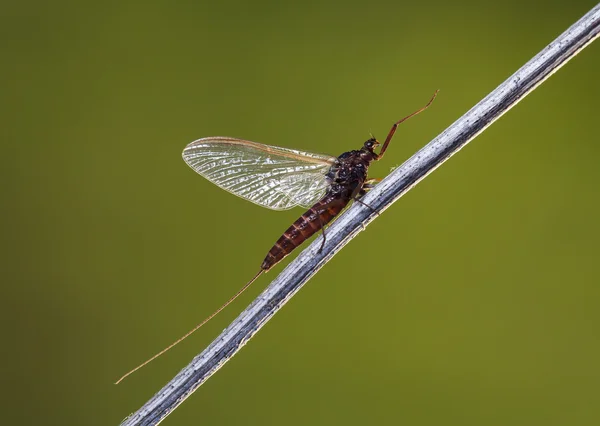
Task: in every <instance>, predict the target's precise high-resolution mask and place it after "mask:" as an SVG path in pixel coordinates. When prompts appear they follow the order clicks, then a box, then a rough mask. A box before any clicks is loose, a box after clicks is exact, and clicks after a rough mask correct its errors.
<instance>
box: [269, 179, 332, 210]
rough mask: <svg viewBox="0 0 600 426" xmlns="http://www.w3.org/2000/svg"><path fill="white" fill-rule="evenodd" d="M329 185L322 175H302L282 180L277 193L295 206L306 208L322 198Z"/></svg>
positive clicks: (328, 181)
mask: <svg viewBox="0 0 600 426" xmlns="http://www.w3.org/2000/svg"><path fill="white" fill-rule="evenodd" d="M330 185H331V182H330V180H329V179H328V178H327V177H326V176H325V175H324V174H323V173H302V174H295V175H289V176H286V177H284V178H282V179H281V182H280V185H279V191H281V192H283V193H284V194H285V195H286V196H287V197H288V198H290V199H291V200H293V201H294V202H295V203H296V205H299V206H302V207H307V208H308V207H310V206H312V205H313V204H315V203H316V202H317V201H319V200H320V199H321V198H323V196H324V195H325V191H327V188H328V187H329V186H330Z"/></svg>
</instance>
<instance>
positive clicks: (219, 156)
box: [116, 91, 438, 383]
mask: <svg viewBox="0 0 600 426" xmlns="http://www.w3.org/2000/svg"><path fill="white" fill-rule="evenodd" d="M437 93H438V92H437V91H436V92H435V93H434V94H433V97H432V98H431V99H430V100H429V102H428V103H427V105H425V106H424V107H423V108H421V109H419V110H417V111H415V112H413V113H412V114H410V115H408V116H406V117H404V118H402V119H401V120H399V121H397V122H395V123H394V125H393V126H392V128H391V130H390V131H389V133H388V135H387V137H386V139H385V142H384V143H383V146H382V147H381V149H380V150H379V153H376V152H375V148H377V147H378V146H379V145H380V143H379V141H377V139H375V138H374V137H371V138H370V139H368V140H367V141H366V142H365V143H364V144H363V146H362V147H361V148H360V149H358V150H354V151H348V152H344V153H343V154H341V155H340V156H339V157H332V156H329V155H322V154H315V153H311V152H304V151H298V150H294V149H289V148H280V147H276V146H270V145H263V144H260V143H256V142H250V141H247V140H243V139H235V138H229V137H221V136H218V137H210V138H203V139H198V140H197V141H194V142H192V143H190V144H189V145H187V146H186V147H185V149H184V150H183V159H184V161H185V162H186V163H187V164H188V165H189V166H190V167H191V168H192V169H193V170H194V171H196V172H197V173H198V174H200V175H202V176H204V177H205V178H206V179H208V180H209V181H211V182H213V183H214V184H216V185H218V186H220V187H221V188H223V189H225V190H226V191H229V192H231V193H232V194H234V195H237V196H238V197H241V198H244V199H246V200H248V201H251V202H253V203H255V204H258V205H260V206H263V207H267V208H269V209H273V210H287V209H290V208H292V207H296V206H302V207H306V208H308V210H307V211H306V212H305V213H304V214H302V215H301V216H300V217H299V218H298V219H297V220H296V221H295V222H294V223H293V224H292V225H291V226H290V227H289V228H288V229H287V230H286V231H285V232H284V233H283V234H282V235H281V237H280V238H279V239H278V240H277V242H276V243H275V245H273V247H272V248H271V250H269V252H268V253H267V256H266V257H265V259H264V260H263V262H262V264H261V266H260V270H259V271H258V273H257V274H256V275H255V276H254V277H253V278H252V279H251V280H250V281H249V282H248V283H247V284H246V285H245V286H244V287H242V288H241V289H240V290H239V291H238V292H237V293H236V294H235V295H233V297H231V298H230V299H229V300H228V301H227V302H225V303H224V304H223V305H222V306H221V307H220V308H219V309H217V310H216V311H215V312H214V313H212V314H211V315H210V316H209V317H208V318H206V319H205V320H204V321H202V322H201V323H200V324H198V325H197V326H196V327H194V328H193V329H192V330H191V331H189V332H188V333H187V334H185V335H184V336H182V337H181V338H180V339H178V340H177V341H175V342H174V343H172V344H171V345H169V346H168V347H167V348H165V349H163V350H162V351H161V352H159V353H157V354H156V355H154V356H153V357H152V358H150V359H149V360H147V361H146V362H144V363H143V364H141V365H139V366H138V367H136V368H135V369H133V370H131V371H130V372H129V373H127V374H125V375H124V376H123V377H121V378H120V379H119V380H118V381H117V382H116V383H119V382H120V381H121V380H123V379H124V378H125V377H127V376H128V375H130V374H131V373H133V372H134V371H136V370H138V369H139V368H141V367H143V366H144V365H146V364H148V363H149V362H150V361H152V360H154V359H155V358H157V357H159V356H160V355H162V354H163V353H165V352H166V351H168V350H169V349H171V348H172V347H173V346H175V345H176V344H178V343H179V342H181V341H182V340H184V339H185V338H186V337H188V336H189V335H190V334H192V333H193V332H194V331H196V330H197V329H199V328H200V327H202V326H203V325H204V324H206V323H207V322H208V321H209V320H210V319H212V318H213V317H214V316H215V315H217V314H218V313H219V312H221V311H222V310H223V309H224V308H225V307H227V306H228V305H229V304H230V303H231V302H233V301H234V300H235V299H236V298H237V297H238V296H239V295H240V294H242V293H243V292H244V291H245V290H246V289H247V288H248V287H250V285H251V284H252V283H253V282H254V281H256V279H257V278H258V277H259V276H261V275H262V274H263V273H265V272H267V271H269V270H270V269H271V268H273V267H274V266H275V265H276V264H277V263H279V262H280V261H281V260H282V259H283V258H284V257H286V256H287V255H288V254H290V253H291V252H292V251H293V250H294V249H295V248H296V247H298V246H299V245H300V244H302V243H303V242H304V241H306V240H307V239H309V238H310V237H311V236H312V235H314V234H315V233H317V232H321V233H322V235H323V241H322V243H321V248H320V250H319V251H321V250H322V249H323V247H324V244H325V241H326V233H325V225H327V224H328V223H329V222H331V221H332V220H333V219H334V218H335V217H336V216H337V215H338V214H339V213H340V212H341V211H342V210H343V209H344V208H345V207H346V206H347V205H348V204H349V203H350V202H351V201H356V202H359V203H361V204H363V205H365V206H366V207H368V208H371V209H372V207H370V206H369V205H367V204H365V203H364V202H362V201H361V200H360V198H361V197H362V196H363V195H364V194H366V193H367V191H369V190H370V189H372V188H373V186H374V185H375V184H376V183H377V182H379V181H380V180H381V179H369V178H368V177H367V172H368V169H369V166H370V164H371V163H372V162H373V161H378V160H381V158H382V157H383V155H384V154H385V152H386V150H387V147H388V145H389V143H390V141H391V140H392V137H393V136H394V133H396V129H397V128H398V125H399V124H400V123H402V122H403V121H405V120H407V119H409V118H410V117H413V116H415V115H417V114H419V113H420V112H422V111H424V110H425V109H427V108H428V107H429V105H431V103H432V102H433V100H434V99H435V97H436V96H437Z"/></svg>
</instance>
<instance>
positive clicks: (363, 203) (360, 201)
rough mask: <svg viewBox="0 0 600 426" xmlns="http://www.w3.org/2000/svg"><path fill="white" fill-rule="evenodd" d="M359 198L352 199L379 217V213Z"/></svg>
mask: <svg viewBox="0 0 600 426" xmlns="http://www.w3.org/2000/svg"><path fill="white" fill-rule="evenodd" d="M359 197H360V195H359V196H357V197H354V198H353V200H354V201H357V202H359V203H361V204H362V205H363V206H365V207H368V208H369V209H370V210H371V211H372V212H373V213H376V214H377V216H379V212H378V211H377V210H375V209H374V208H373V207H371V206H370V205H368V204H367V203H365V202H364V201H362V200H361V199H360V198H359Z"/></svg>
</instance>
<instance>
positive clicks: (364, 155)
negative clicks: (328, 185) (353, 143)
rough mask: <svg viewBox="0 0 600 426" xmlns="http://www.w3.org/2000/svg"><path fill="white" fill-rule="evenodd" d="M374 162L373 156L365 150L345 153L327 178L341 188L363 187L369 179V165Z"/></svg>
mask: <svg viewBox="0 0 600 426" xmlns="http://www.w3.org/2000/svg"><path fill="white" fill-rule="evenodd" d="M371 161H373V156H372V155H371V153H370V152H368V151H365V150H362V149H361V150H358V151H348V152H344V153H343V154H342V155H340V156H339V157H338V161H337V163H336V164H334V165H333V166H332V167H331V169H330V170H329V173H328V174H327V177H328V178H329V179H330V180H331V182H332V183H333V184H334V186H335V184H337V185H339V186H341V187H356V186H360V187H362V185H363V183H364V182H365V180H366V179H367V171H368V168H369V164H370V163H371Z"/></svg>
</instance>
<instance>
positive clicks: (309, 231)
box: [261, 196, 350, 271]
mask: <svg viewBox="0 0 600 426" xmlns="http://www.w3.org/2000/svg"><path fill="white" fill-rule="evenodd" d="M349 201H350V200H346V199H344V198H342V197H339V196H337V197H327V196H326V197H324V198H323V199H322V200H320V201H318V202H317V203H316V204H315V205H314V206H312V207H311V208H310V209H308V210H307V211H306V213H304V214H303V215H302V216H300V217H299V218H298V220H296V221H295V222H294V223H293V224H292V226H290V227H289V228H288V229H287V231H285V232H284V233H283V235H282V236H281V237H280V238H279V239H278V240H277V242H276V243H275V245H274V246H273V247H272V248H271V250H270V251H269V253H268V254H267V257H265V260H264V261H263V263H262V265H261V268H262V269H264V270H265V271H268V270H269V269H271V268H272V267H273V266H275V265H276V264H277V263H279V262H280V261H281V259H283V258H284V257H286V256H287V255H288V254H290V253H291V252H292V251H293V250H294V249H295V248H296V247H298V246H299V245H300V244H302V243H303V242H304V241H306V240H307V239H309V238H310V237H311V236H312V235H313V234H314V233H315V232H318V231H320V230H321V226H325V225H327V224H328V223H329V222H331V220H332V219H333V218H334V217H336V216H337V215H338V214H339V213H340V212H341V211H342V210H343V209H344V207H346V205H347V204H348V202H349ZM319 216H321V218H320V219H319Z"/></svg>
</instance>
